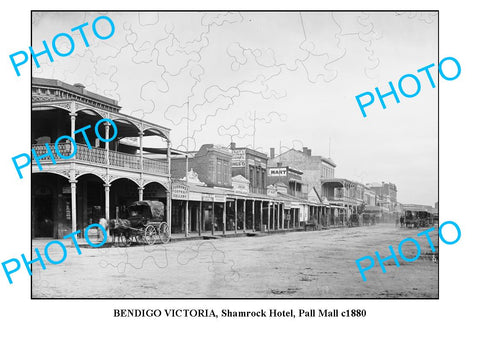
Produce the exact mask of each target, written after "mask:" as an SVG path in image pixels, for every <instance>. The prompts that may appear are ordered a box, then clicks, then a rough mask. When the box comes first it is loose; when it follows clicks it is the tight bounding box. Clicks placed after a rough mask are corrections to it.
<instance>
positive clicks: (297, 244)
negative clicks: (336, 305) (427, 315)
mask: <svg viewBox="0 0 480 340" xmlns="http://www.w3.org/2000/svg"><path fill="white" fill-rule="evenodd" d="M31 20H32V22H31V24H32V42H31V46H32V49H33V50H34V51H35V52H36V54H35V53H32V55H31V63H32V64H31V69H32V78H31V148H32V155H31V238H32V240H31V246H32V256H33V257H35V256H37V255H38V256H39V257H40V258H42V261H37V262H35V263H32V269H31V270H32V273H33V275H32V281H31V285H32V295H31V297H32V298H33V299H52V298H62V299H63V298H67V299H68V298H87V299H91V298H95V299H102V298H109V299H140V298H142V299H163V298H168V299H184V298H188V299H235V298H241V299H327V298H334V299H405V298H407V299H412V298H414V299H438V298H439V249H438V248H439V237H438V224H439V215H438V211H439V210H438V208H439V206H438V201H439V199H438V197H439V196H438V195H439V188H438V187H439V175H438V173H439V172H438V171H439V162H438V155H439V139H438V131H439V130H438V128H439V125H438V114H439V113H438V110H439V107H438V89H439V86H438V83H439V80H440V79H439V78H440V77H443V79H446V80H451V79H454V77H455V72H456V71H455V66H456V65H457V64H456V59H453V58H451V59H448V58H447V59H444V60H442V58H441V57H440V56H439V54H438V51H439V43H438V41H439V29H438V28H439V20H438V11H418V12H410V11H409V12H406V11H403V12H394V11H371V12H369V11H240V12H230V11H228V12H227V11H225V12H211V11H210V12H209V11H175V12H174V11H160V12H156V11H138V12H136V11H111V12H82V11H63V12H54V11H32V16H31ZM20 57H21V56H20V55H19V56H17V60H20V59H21V58H20ZM442 57H444V58H445V57H448V56H447V55H443V56H442ZM440 60H442V61H443V64H442V63H441V62H440ZM27 65H28V64H25V65H23V66H20V65H19V66H18V68H17V69H16V71H18V72H24V71H25V70H26V69H27V68H28V66H27ZM441 67H443V69H441ZM439 68H440V69H439ZM439 71H440V72H439ZM439 74H440V75H439ZM17 162H18V163H15V160H14V163H15V164H16V167H17V171H18V174H19V175H23V176H26V175H27V173H28V172H29V169H28V167H26V166H25V167H22V164H23V163H22V162H24V160H22V159H21V158H20V157H19V158H18V159H17ZM28 175H29V176H30V174H28ZM37 251H38V254H37V253H36V252H37ZM33 257H32V258H33ZM14 275H17V274H12V277H13V279H14V280H15V277H14Z"/></svg>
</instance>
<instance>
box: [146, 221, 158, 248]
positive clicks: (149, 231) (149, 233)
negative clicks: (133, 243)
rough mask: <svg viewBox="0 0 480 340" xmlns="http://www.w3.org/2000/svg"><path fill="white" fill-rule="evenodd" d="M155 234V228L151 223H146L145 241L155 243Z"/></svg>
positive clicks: (150, 243)
mask: <svg viewBox="0 0 480 340" xmlns="http://www.w3.org/2000/svg"><path fill="white" fill-rule="evenodd" d="M156 236H157V230H156V229H155V227H154V226H153V225H151V224H149V225H147V227H146V228H145V243H146V244H148V245H152V244H154V243H155V238H156Z"/></svg>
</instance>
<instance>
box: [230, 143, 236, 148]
mask: <svg viewBox="0 0 480 340" xmlns="http://www.w3.org/2000/svg"><path fill="white" fill-rule="evenodd" d="M236 148H237V144H236V143H235V142H231V143H230V150H233V149H236Z"/></svg>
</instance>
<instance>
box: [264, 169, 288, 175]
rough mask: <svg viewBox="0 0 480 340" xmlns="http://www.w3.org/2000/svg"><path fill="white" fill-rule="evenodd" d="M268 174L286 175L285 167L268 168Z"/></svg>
mask: <svg viewBox="0 0 480 340" xmlns="http://www.w3.org/2000/svg"><path fill="white" fill-rule="evenodd" d="M268 176H278V177H279V176H287V168H270V169H268Z"/></svg>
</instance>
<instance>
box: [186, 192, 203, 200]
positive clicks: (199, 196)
mask: <svg viewBox="0 0 480 340" xmlns="http://www.w3.org/2000/svg"><path fill="white" fill-rule="evenodd" d="M189 200H190V201H201V200H202V194H201V193H199V192H190V194H189Z"/></svg>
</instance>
